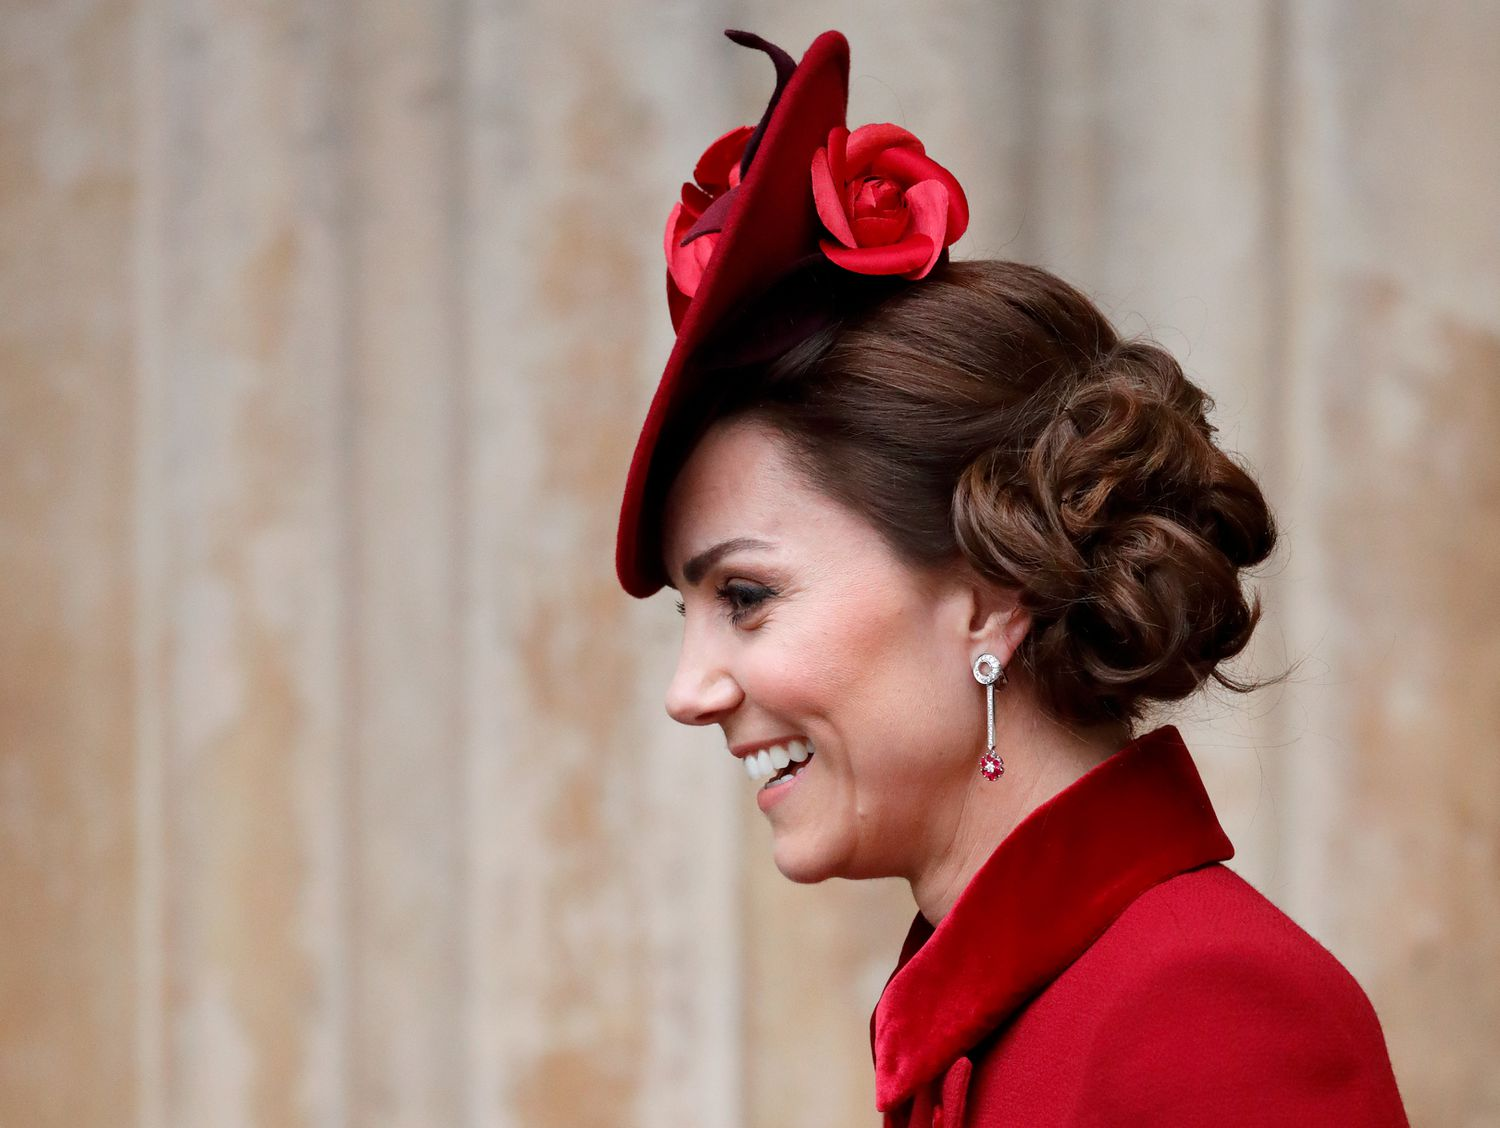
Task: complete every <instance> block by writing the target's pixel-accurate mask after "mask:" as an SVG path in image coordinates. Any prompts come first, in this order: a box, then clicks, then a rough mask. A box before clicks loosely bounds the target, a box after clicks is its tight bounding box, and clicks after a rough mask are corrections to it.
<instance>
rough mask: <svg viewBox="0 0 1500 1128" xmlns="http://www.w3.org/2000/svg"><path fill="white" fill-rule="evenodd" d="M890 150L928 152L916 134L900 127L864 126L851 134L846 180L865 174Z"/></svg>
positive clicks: (889, 124)
mask: <svg viewBox="0 0 1500 1128" xmlns="http://www.w3.org/2000/svg"><path fill="white" fill-rule="evenodd" d="M890 148H909V149H915V150H916V151H917V152H919V153H925V152H926V151H927V150H926V149H924V148H923V147H922V142H920V141H919V140H917V137H916V134H914V133H909V132H908V131H907V130H904V129H902V128H901V127H900V126H899V125H892V124H891V123H890V122H888V121H885V122H874V123H872V124H870V125H862V126H860V127H859V128H858V129H856V130H855V131H854V132H853V133H851V134H849V143H848V145H846V146H845V148H844V154H845V155H844V160H845V162H846V163H845V169H844V175H845V179H849V178H851V177H855V176H859V175H861V174H863V173H864V172H865V170H866V169H868V168H869V166H870V162H871V161H873V160H874V159H875V158H876V156H878V155H879V154H880V152H881V151H882V150H883V149H890Z"/></svg>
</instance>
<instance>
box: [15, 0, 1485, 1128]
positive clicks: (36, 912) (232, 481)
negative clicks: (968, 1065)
mask: <svg viewBox="0 0 1500 1128" xmlns="http://www.w3.org/2000/svg"><path fill="white" fill-rule="evenodd" d="M813 7H814V6H812V5H806V4H795V3H791V2H789V0H780V2H775V3H764V4H756V5H748V4H742V3H727V2H720V3H698V4H688V3H681V2H678V3H647V2H645V0H591V2H590V3H588V4H583V3H568V2H559V3H553V4H550V5H543V4H540V3H533V4H525V3H515V2H506V0H469V2H467V3H446V4H438V3H429V4H407V5H399V4H394V3H389V2H386V0H372V2H369V3H361V4H352V3H334V2H320V0H255V2H250V0H234V2H230V0H200V2H197V3H192V4H188V3H170V2H168V0H54V2H52V3H46V4H43V3H35V2H25V0H3V3H0V428H3V431H0V577H3V584H0V1124H3V1125H5V1126H6V1128H11V1126H15V1128H23V1126H24V1128H32V1126H53V1125H57V1126H68V1128H82V1126H94V1125H108V1126H114V1125H130V1126H139V1128H218V1126H225V1128H235V1126H241V1125H275V1126H280V1125H286V1126H302V1125H307V1126H318V1128H324V1126H326V1128H334V1126H365V1125H372V1126H374V1125H380V1126H383V1125H393V1126H411V1128H439V1126H448V1125H455V1126H458V1125H462V1126H475V1128H478V1126H484V1128H490V1126H503V1128H511V1126H524V1128H532V1126H537V1128H551V1126H578V1128H592V1126H632V1125H643V1126H644V1125H652V1126H654V1128H666V1126H680V1128H772V1126H776V1128H789V1126H807V1128H830V1126H844V1125H873V1124H874V1123H876V1122H877V1117H876V1115H875V1112H874V1096H873V1080H872V1076H871V1068H870V1059H869V1045H868V1029H867V1021H868V1017H869V1012H870V1008H871V1007H872V1006H873V1005H874V1001H875V999H876V997H877V995H878V993H879V991H880V988H881V986H882V984H883V983H884V980H885V977H886V975H887V974H888V973H889V971H890V968H891V967H892V966H893V965H894V963H895V959H896V955H897V949H898V947H899V944H900V940H901V938H902V936H903V935H904V933H905V930H906V927H907V924H908V923H909V921H910V919H911V915H912V913H913V911H914V908H913V905H912V903H911V900H910V896H909V893H908V892H907V890H906V887H905V886H904V885H902V884H900V883H899V882H884V883H873V884H867V885H866V884H856V883H847V882H834V883H829V884H826V885H823V886H815V887H800V886H793V885H791V884H790V883H788V882H786V881H785V880H784V879H782V878H781V877H780V876H779V874H777V872H776V871H775V868H774V866H773V865H772V864H771V861H770V854H769V848H768V837H767V833H766V830H765V826H764V821H763V818H762V816H760V814H759V813H758V812H757V811H756V810H755V807H754V804H753V801H752V795H751V787H750V785H749V784H748V782H747V781H746V780H745V779H744V777H743V773H741V772H739V771H737V770H736V769H735V766H734V765H733V764H732V763H731V762H730V760H729V758H728V757H727V755H725V754H724V749H723V743H722V736H721V734H719V733H718V732H717V731H688V730H684V729H680V728H679V727H678V726H675V725H673V724H672V722H671V721H670V720H669V719H668V718H667V716H666V714H665V712H664V710H663V706H662V694H663V692H664V691H665V688H666V683H667V679H668V677H669V674H670V672H671V669H672V666H673V663H674V660H675V647H676V644H677V640H678V637H679V630H680V625H679V620H678V618H677V616H676V614H675V612H674V611H673V608H672V605H671V599H672V593H670V592H666V593H663V594H661V595H659V596H657V597H655V598H653V599H651V600H647V601H635V600H632V599H630V598H628V597H627V596H625V595H624V594H623V593H622V592H621V591H620V589H619V588H618V586H617V584H616V581H615V579H614V574H613V537H614V529H615V517H616V507H617V504H618V499H619V491H620V488H621V486H622V484H623V476H624V469H625V465H626V463H627V460H628V457H629V454H630V451H631V449H632V447H633V444H634V440H635V435H636V429H637V427H638V425H639V423H640V420H641V418H642V416H643V414H644V411H645V407H646V404H647V402H648V400H649V397H650V393H651V391H652V389H653V388H654V386H655V382H656V379H657V376H658V374H659V371H660V367H661V364H662V362H663V361H664V360H665V358H666V355H667V351H668V348H669V346H670V343H671V331H670V327H669V323H668V319H667V312H666V306H665V298H664V286H663V281H662V274H663V263H662V252H661V228H662V224H663V223H664V221H665V217H666V214H667V211H668V209H669V207H670V205H671V203H672V200H673V197H674V194H675V192H676V190H677V187H678V184H679V182H680V181H681V180H682V179H684V178H685V177H686V176H688V175H690V172H691V168H692V163H693V161H694V160H695V159H696V158H697V156H698V154H699V153H700V152H701V150H702V148H703V147H704V146H705V145H706V144H707V142H708V141H709V140H711V139H712V138H714V137H716V136H717V135H719V134H720V133H722V132H723V131H724V130H726V129H728V128H730V127H732V126H734V125H738V124H741V123H745V122H753V121H755V120H756V119H757V118H758V117H759V115H760V112H761V109H762V108H763V106H764V104H765V100H766V98H767V96H768V95H769V92H770V89H771V77H772V76H771V69H770V67H769V65H768V64H767V62H766V60H765V59H764V57H763V56H761V55H759V54H758V53H755V52H749V51H746V50H744V49H742V48H740V47H736V46H735V45H733V44H731V43H730V42H729V41H728V40H726V39H725V38H724V37H723V36H722V34H721V33H722V30H723V29H724V28H726V27H746V28H749V29H751V30H754V31H757V32H759V33H760V34H763V35H765V36H766V37H768V38H769V39H771V40H773V41H774V42H778V43H780V44H782V45H783V46H785V47H786V48H787V49H788V50H789V51H790V52H791V53H792V54H793V55H794V56H799V57H800V55H801V53H802V51H803V50H804V49H805V48H806V46H807V44H808V43H809V42H810V41H811V40H812V38H813V37H814V36H815V35H816V34H817V33H818V32H820V31H822V30H824V29H826V28H828V27H838V28H839V29H841V30H843V31H844V32H845V33H846V34H847V35H848V36H849V38H850V41H851V44H852V48H853V61H854V68H853V75H852V88H851V105H850V113H849V117H850V122H851V124H859V123H863V122H866V121H879V120H889V121H895V122H898V123H900V124H903V125H905V126H907V127H908V128H910V129H912V130H914V131H915V132H916V133H917V134H918V135H920V136H921V137H922V138H923V139H924V140H925V141H926V143H927V145H928V148H929V150H930V151H931V152H933V153H934V154H935V155H936V156H938V158H939V159H940V160H942V161H943V162H944V163H945V164H947V165H949V166H950V167H951V168H952V169H953V170H954V171H955V173H956V174H957V175H958V176H959V178H960V180H961V181H962V182H963V183H964V184H965V185H966V186H967V187H968V190H969V195H970V199H971V202H972V205H973V208H974V213H975V214H974V222H973V225H972V227H971V229H970V232H969V234H967V235H966V236H965V238H964V240H963V242H962V243H961V244H960V245H959V246H958V247H956V248H955V254H956V255H957V256H959V257H980V256H999V257H1010V258H1020V259H1024V260H1028V261H1033V262H1038V263H1041V264H1043V265H1046V266H1049V267H1051V268H1052V269H1054V270H1056V271H1058V272H1059V273H1061V274H1062V275H1063V276H1064V277H1067V278H1068V279H1070V280H1072V281H1074V282H1075V283H1077V284H1079V285H1081V286H1082V287H1084V288H1085V289H1087V290H1088V291H1089V292H1090V293H1092V294H1093V295H1094V296H1095V297H1097V298H1098V299H1099V300H1100V302H1101V303H1102V304H1103V305H1104V306H1105V308H1106V310H1107V311H1109V312H1110V313H1111V315H1112V316H1113V317H1115V319H1116V320H1117V322H1118V323H1119V324H1120V325H1121V327H1122V328H1123V329H1124V330H1126V331H1128V332H1146V333H1150V334H1152V335H1154V336H1155V337H1156V338H1157V339H1158V340H1160V341H1162V342H1163V343H1164V344H1166V345H1167V346H1168V347H1170V348H1171V349H1173V351H1174V352H1176V353H1177V355H1178V356H1179V357H1181V358H1182V359H1183V360H1184V362H1185V364H1186V366H1187V367H1188V369H1189V371H1190V372H1191V373H1192V374H1194V375H1195V376H1196V377H1197V378H1199V379H1200V380H1201V381H1202V382H1203V383H1204V384H1205V385H1206V386H1207V387H1208V388H1209V389H1210V391H1211V392H1212V393H1213V394H1214V395H1215V396H1216V398H1217V399H1218V403H1219V408H1218V413H1217V420H1218V422H1219V424H1220V426H1221V430H1222V433H1223V437H1224V441H1225V443H1226V445H1229V446H1231V447H1233V448H1234V449H1236V450H1239V451H1241V452H1243V453H1244V455H1245V456H1246V457H1247V458H1248V459H1249V460H1250V461H1251V462H1252V463H1253V465H1254V466H1255V467H1256V468H1257V469H1258V471H1259V473H1260V474H1261V476H1262V480H1263V482H1264V484H1265V486H1266V489H1267V491H1268V493H1269V494H1270V496H1271V498H1272V501H1273V504H1274V505H1275V506H1276V508H1277V511H1278V513H1279V515H1280V518H1281V521H1282V523H1283V527H1284V534H1285V545H1284V548H1283V550H1282V551H1281V552H1279V553H1278V555H1277V558H1276V560H1275V562H1274V566H1273V567H1271V568H1269V569H1267V571H1266V574H1265V576H1264V578H1263V584H1262V590H1263V592H1264V595H1265V598H1266V600H1267V604H1268V608H1269V611H1268V617H1267V619H1266V621H1265V624H1264V626H1263V628H1262V631H1261V634H1260V637H1259V641H1258V644H1257V646H1256V649H1255V653H1254V654H1253V655H1252V656H1251V662H1250V663H1249V666H1248V668H1249V669H1252V670H1256V671H1260V672H1274V671H1275V670H1276V669H1279V668H1281V666H1282V665H1283V664H1285V663H1287V662H1291V661H1300V662H1301V663H1302V665H1301V666H1300V667H1299V670H1298V673H1297V675H1296V677H1295V679H1294V680H1293V681H1292V682H1291V683H1290V684H1289V685H1286V686H1284V687H1281V688H1278V689H1273V690H1267V691H1264V692H1262V693H1260V694H1257V695H1255V696H1253V697H1251V698H1248V699H1244V700H1236V701H1230V702H1225V701H1224V700H1223V699H1222V697H1219V698H1212V697H1210V698H1203V699H1200V700H1198V701H1195V702H1193V703H1191V704H1189V705H1188V706H1187V707H1186V708H1183V709H1179V710H1178V711H1176V712H1174V713H1172V714H1170V719H1173V720H1176V721H1177V722H1178V723H1179V724H1180V726H1181V727H1182V728H1183V731H1184V733H1185V735H1186V736H1187V737H1188V741H1189V744H1190V746H1191V747H1192V749H1193V751H1194V753H1195V755H1196V757H1197V759H1198V760H1199V763H1200V765H1201V766H1202V768H1203V771H1204V774H1205V777H1206V779H1207V782H1208V785H1209V788H1210V791H1211V792H1212V794H1213V797H1214V799H1215V802H1216V803H1217V805H1218V807H1219V809H1220V813H1221V817H1222V818H1223V821H1224V823H1225V826H1226V829H1227V830H1228V831H1229V833H1230V835H1231V837H1232V838H1233V840H1234V841H1235V843H1236V845H1237V847H1238V850H1239V853H1238V855H1237V857H1236V858H1235V860H1234V862H1233V863H1232V864H1233V866H1234V868H1236V869H1237V870H1238V871H1239V872H1240V873H1242V874H1243V875H1244V876H1245V877H1247V878H1248V879H1249V880H1251V881H1252V882H1253V883H1254V884H1255V885H1256V886H1257V887H1259V888H1260V889H1262V890H1263V891H1264V892H1265V893H1266V894H1267V895H1268V896H1270V897H1271V898H1272V899H1273V900H1274V901H1275V902H1276V903H1277V904H1279V905H1280V906H1282V907H1283V908H1284V909H1285V910H1286V911H1287V912H1289V913H1290V914H1291V915H1292V916H1293V917H1294V918H1295V919H1296V920H1297V921H1298V922H1300V923H1301V924H1302V925H1303V926H1304V927H1306V928H1307V929H1308V930H1310V931H1311V932H1312V933H1313V935H1315V936H1316V937H1318V938H1319V939H1320V940H1321V941H1322V942H1323V943H1325V944H1326V945H1328V946H1329V947H1330V948H1331V949H1332V950H1333V951H1334V953H1335V954H1337V955H1338V956H1339V957H1340V958H1341V959H1342V960H1343V961H1344V962H1345V963H1346V964H1347V966H1348V967H1349V968H1350V969H1351V971H1353V973H1354V974H1355V976H1356V977H1357V978H1358V979H1359V981H1360V982H1361V983H1362V984H1363V985H1364V987H1365V988H1366V990H1367V991H1368V993H1369V994H1370V996H1371V999H1372V1000H1373V1002H1374V1004H1375V1006H1376V1009H1377V1011H1378V1012H1379V1014H1380V1016H1381V1019H1382V1021H1383V1023H1384V1026H1385V1029H1386V1032H1387V1037H1388V1040H1389V1044H1390V1050H1391V1055H1392V1058H1393V1061H1394V1064H1395V1068H1396V1073H1397V1077H1398V1079H1399V1081H1400V1084H1401V1088H1402V1091H1403V1093H1404V1095H1405V1097H1406V1100H1407V1102H1408V1105H1409V1109H1410V1112H1411V1115H1412V1120H1413V1123H1414V1124H1416V1125H1419V1126H1432V1128H1436V1126H1440V1125H1441V1126H1445V1128H1477V1126H1480V1125H1495V1124H1497V1123H1500V1070H1497V1069H1496V1068H1495V1065H1494V1063H1495V1060H1496V1058H1497V1055H1500V754H1497V750H1496V740H1497V737H1500V596H1497V594H1496V593H1497V590H1500V444H1497V442H1496V438H1497V435H1500V205H1497V202H1496V201H1497V185H1500V126H1497V124H1496V123H1497V113H1496V107H1497V105H1500V5H1497V4H1495V3H1483V2H1474V3H1464V2H1460V0H1452V2H1434V0H1426V2H1421V3H1419V2H1417V0H1399V2H1395V0H1393V2H1386V3H1374V4H1372V3H1365V2H1361V0H1306V2H1298V3H1290V2H1288V0H1244V2H1242V3H1232V4H1231V3H1214V2H1210V0H1199V2H1193V3H1189V2H1178V3H1146V2H1143V0H1124V2H1121V0H1114V2H1110V0H1092V2H1085V0H1062V2H1053V3H1047V4H1042V3H1032V4H1026V3H1019V2H1006V3H997V2H995V0H964V2H953V3H921V4H911V3H901V4H898V3H890V2H885V0H882V2H878V3H873V2H866V3H860V4H854V3H848V2H846V3H834V4H823V5H817V6H816V8H817V10H816V14H812V13H811V11H810V9H812V8H813Z"/></svg>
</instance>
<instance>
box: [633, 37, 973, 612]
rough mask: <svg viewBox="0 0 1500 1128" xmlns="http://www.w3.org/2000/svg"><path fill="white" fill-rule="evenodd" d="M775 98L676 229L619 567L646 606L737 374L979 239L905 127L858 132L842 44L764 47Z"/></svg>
mask: <svg viewBox="0 0 1500 1128" xmlns="http://www.w3.org/2000/svg"><path fill="white" fill-rule="evenodd" d="M724 34H725V35H727V36H728V37H729V38H730V39H732V40H733V41H734V42H736V43H739V44H741V45H742V46H745V47H753V48H755V49H757V50H761V51H764V52H765V53H766V54H767V55H769V56H770V58H771V61H772V63H773V64H774V65H775V67H776V88H775V91H774V92H773V93H772V95H771V100H770V103H769V104H768V105H767V106H766V110H765V113H764V114H763V115H762V117H761V119H760V122H759V124H758V125H756V126H754V127H753V128H752V127H750V126H748V125H747V126H740V127H738V128H736V129H731V130H730V131H729V132H727V133H725V134H723V135H722V136H720V137H719V138H718V139H717V140H716V141H714V142H713V143H712V144H710V145H709V146H708V148H707V149H706V150H705V151H704V153H703V155H702V157H700V158H699V160H698V164H697V166H696V167H695V168H694V170H693V179H692V181H691V182H688V183H684V184H683V186H682V197H681V200H680V201H679V202H678V203H677V204H676V206H674V207H673V208H672V209H671V213H670V214H669V216H668V217H667V224H666V233H665V247H664V249H665V253H666V259H667V278H666V281H667V308H668V310H669V312H670V314H671V317H672V326H673V328H674V329H675V330H676V332H677V342H676V344H675V345H674V346H673V348H672V352H671V355H670V356H669V357H668V358H667V366H666V369H665V370H664V371H663V372H662V377H661V382H660V383H659V384H658V385H657V389H656V395H655V397H654V398H653V399H652V401H651V406H650V408H649V410H648V411H647V414H646V421H645V424H644V425H643V426H642V428H641V433H640V437H639V438H638V439H637V441H636V447H635V454H634V456H633V457H632V459H631V462H630V471H629V474H628V476H627V478H626V482H625V496H624V500H623V503H622V504H621V507H620V525H619V531H618V534H617V537H616V543H615V569H616V572H617V573H618V575H619V579H620V583H621V585H622V586H623V587H624V588H625V590H626V592H627V593H629V594H630V595H634V596H637V597H640V598H645V597H646V596H649V595H652V594H654V593H655V592H657V591H658V590H660V589H661V587H662V586H663V585H664V584H665V583H666V582H667V576H666V574H665V571H664V568H663V565H662V561H661V554H660V547H661V536H660V510H661V503H662V501H663V499H664V495H665V492H666V489H667V486H668V485H669V484H670V481H671V479H672V477H673V476H674V475H675V473H676V471H677V470H678V469H680V467H681V464H682V462H683V460H684V459H685V458H686V457H687V454H688V451H689V450H690V449H691V447H692V445H693V443H694V442H695V441H696V440H697V439H698V437H700V436H701V434H702V432H703V429H704V428H705V427H706V426H707V424H708V423H709V421H710V420H711V419H712V417H713V412H714V407H715V405H716V403H717V402H718V401H719V400H720V399H722V397H723V395H724V394H725V393H726V392H727V391H729V390H730V389H731V388H732V384H733V381H734V380H735V377H736V373H737V372H741V373H742V372H743V370H744V368H745V366H746V365H751V364H755V363H757V362H761V361H764V360H767V359H770V358H771V357H773V356H775V355H777V354H779V353H780V352H782V351H784V350H785V349H787V348H789V347H791V346H792V345H793V344H795V343H797V342H798V341H800V340H802V339H804V338H805V337H807V336H808V335H809V334H810V333H812V332H814V331H816V330H817V329H819V328H822V327H823V326H826V325H828V324H829V323H830V322H832V321H834V320H837V319H838V318H840V317H842V316H845V315H846V314H848V313H849V312H851V311H853V310H854V309H857V308H860V307H861V306H864V305H866V304H868V303H870V302H871V301H877V300H879V298H880V297H881V296H883V295H885V294H888V293H889V292H890V291H891V289H892V288H894V287H899V286H905V285H909V284H912V283H914V282H918V281H920V280H921V279H923V278H925V277H927V275H928V274H929V273H930V272H931V271H932V269H933V267H934V266H936V265H937V264H938V263H939V262H941V261H943V260H944V259H945V258H946V257H947V248H948V245H949V244H951V243H952V242H954V241H955V240H956V239H958V237H959V236H960V235H962V234H963V232H964V229H965V228H966V227H967V226H968V220H969V213H968V203H967V201H966V200H965V198H964V193H963V189H962V188H961V187H960V186H959V184H958V181H957V180H956V179H954V177H953V175H952V174H951V173H949V172H948V170H947V169H945V168H943V167H942V166H941V165H939V164H938V163H937V162H936V161H934V160H933V159H932V158H930V157H929V156H927V154H926V151H925V150H924V148H923V146H922V143H921V141H919V140H918V139H917V138H916V137H914V136H913V135H912V134H910V133H908V132H907V131H906V130H904V129H902V128H901V127H900V126H896V125H891V124H888V123H877V124H871V125H864V126H861V127H859V128H858V129H855V130H853V131H850V130H849V129H848V127H847V125H846V123H845V120H844V116H845V113H846V108H847V105H848V101H849V44H848V41H847V40H845V38H844V37H843V35H841V34H840V33H839V32H837V31H827V32H824V33H823V34H822V35H820V36H818V38H817V39H816V40H814V41H813V44H812V46H810V47H809V48H808V49H807V53H806V54H805V55H803V56H802V61H801V62H793V61H792V57H791V56H790V55H788V54H787V53H786V52H785V51H783V50H782V49H781V48H779V47H777V46H775V45H774V44H771V43H767V42H766V41H765V40H764V39H762V38H760V36H758V35H752V34H751V33H749V32H745V31H726V32H725V33H724Z"/></svg>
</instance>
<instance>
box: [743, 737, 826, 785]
mask: <svg viewBox="0 0 1500 1128" xmlns="http://www.w3.org/2000/svg"><path fill="white" fill-rule="evenodd" d="M815 751H816V749H815V748H813V746H812V742H811V741H804V740H790V741H788V742H787V743H786V744H773V745H772V746H771V747H770V748H763V749H761V750H760V751H759V752H752V753H750V754H749V755H748V756H746V757H745V774H746V775H747V776H749V777H750V778H751V779H753V780H756V781H757V782H763V781H765V780H768V779H770V778H771V777H772V776H773V775H775V774H776V773H777V772H779V771H781V770H782V769H783V768H785V767H787V765H789V764H801V763H805V762H806V761H807V760H808V758H809V757H811V756H812V754H813V753H814V752H815ZM785 778H788V779H789V778H791V777H790V776H788V777H785Z"/></svg>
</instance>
